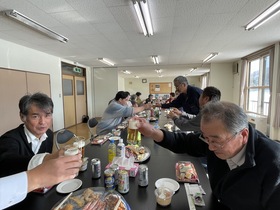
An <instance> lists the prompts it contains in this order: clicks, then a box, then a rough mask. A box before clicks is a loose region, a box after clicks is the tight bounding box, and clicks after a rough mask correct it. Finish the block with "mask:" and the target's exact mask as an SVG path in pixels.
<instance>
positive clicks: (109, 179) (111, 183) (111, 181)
mask: <svg viewBox="0 0 280 210" xmlns="http://www.w3.org/2000/svg"><path fill="white" fill-rule="evenodd" d="M104 186H105V188H106V190H114V189H115V178H114V171H113V170H112V169H109V168H108V169H106V170H105V171H104Z"/></svg>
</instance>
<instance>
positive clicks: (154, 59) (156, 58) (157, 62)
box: [152, 55, 159, 64]
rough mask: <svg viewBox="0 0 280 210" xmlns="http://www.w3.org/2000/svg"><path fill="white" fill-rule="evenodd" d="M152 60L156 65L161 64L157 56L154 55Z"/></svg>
mask: <svg viewBox="0 0 280 210" xmlns="http://www.w3.org/2000/svg"><path fill="white" fill-rule="evenodd" d="M152 59H153V62H154V64H159V60H158V56H157V55H152Z"/></svg>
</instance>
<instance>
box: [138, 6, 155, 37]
mask: <svg viewBox="0 0 280 210" xmlns="http://www.w3.org/2000/svg"><path fill="white" fill-rule="evenodd" d="M133 6H134V9H135V11H136V14H137V18H138V20H139V22H140V25H141V28H142V31H143V33H144V36H152V35H154V31H153V27H152V20H151V16H150V11H149V7H148V2H147V0H133Z"/></svg>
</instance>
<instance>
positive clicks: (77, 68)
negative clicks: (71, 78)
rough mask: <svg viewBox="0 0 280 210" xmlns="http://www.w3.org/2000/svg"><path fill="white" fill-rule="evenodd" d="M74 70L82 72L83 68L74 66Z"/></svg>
mask: <svg viewBox="0 0 280 210" xmlns="http://www.w3.org/2000/svg"><path fill="white" fill-rule="evenodd" d="M73 71H74V72H76V73H82V69H81V68H79V67H74V68H73Z"/></svg>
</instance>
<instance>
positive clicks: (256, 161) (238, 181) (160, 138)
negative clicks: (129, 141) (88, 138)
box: [139, 102, 280, 210]
mask: <svg viewBox="0 0 280 210" xmlns="http://www.w3.org/2000/svg"><path fill="white" fill-rule="evenodd" d="M201 116H202V117H201V134H200V133H198V134H193V133H190V134H185V133H172V132H167V131H164V130H156V129H154V128H153V127H151V126H150V125H149V124H148V123H147V122H145V121H144V120H141V119H140V122H141V123H140V124H139V131H140V132H141V133H142V134H143V135H145V136H147V137H151V138H153V139H154V141H155V143H157V144H159V145H161V146H163V147H165V148H168V149H170V150H171V151H173V152H175V153H188V154H189V155H193V156H198V157H201V156H206V157H207V163H208V173H209V181H210V184H211V188H212V192H213V194H214V196H215V197H216V198H217V200H218V201H219V202H220V204H221V205H222V206H223V207H224V208H225V209H227V208H229V209H231V210H243V209H244V210H248V209H254V210H261V209H266V210H267V209H270V210H272V209H273V210H276V209H279V206H280V199H279V198H280V144H279V143H277V142H275V141H272V140H270V139H269V138H268V137H267V136H265V135H264V134H262V133H261V132H259V131H257V130H255V129H254V128H253V127H252V126H250V125H249V124H248V121H247V116H246V114H245V112H244V110H243V109H242V108H240V107H239V106H237V105H235V104H233V103H230V102H210V103H207V104H206V105H205V106H204V108H203V109H202V110H201Z"/></svg>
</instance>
